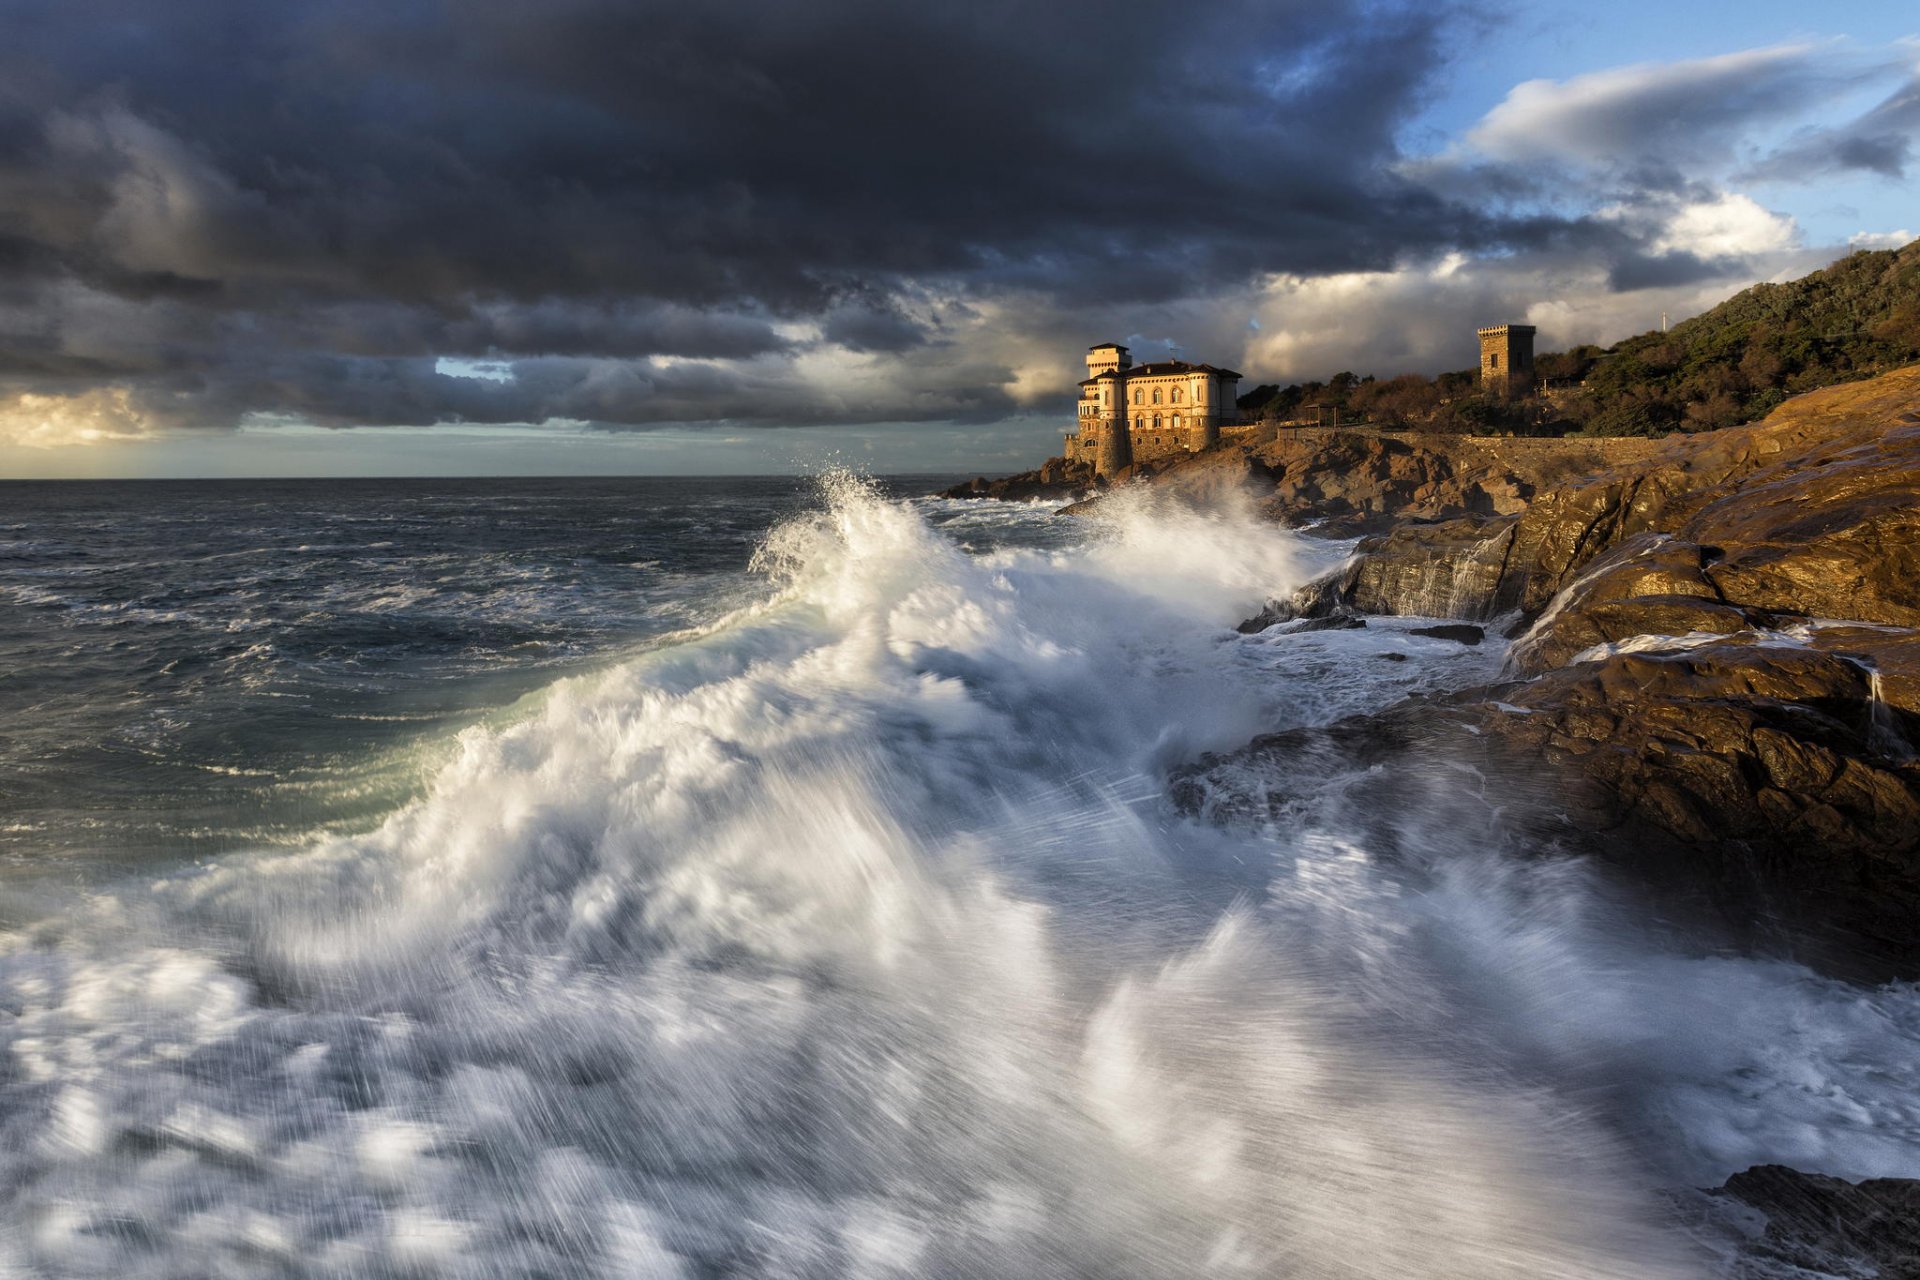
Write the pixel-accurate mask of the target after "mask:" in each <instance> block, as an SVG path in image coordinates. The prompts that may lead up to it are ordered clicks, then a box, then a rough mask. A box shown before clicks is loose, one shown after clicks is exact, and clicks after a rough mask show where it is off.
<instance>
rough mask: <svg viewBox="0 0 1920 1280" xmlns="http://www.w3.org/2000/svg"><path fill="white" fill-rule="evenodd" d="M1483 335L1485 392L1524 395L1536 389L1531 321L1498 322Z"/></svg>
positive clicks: (1482, 377)
mask: <svg viewBox="0 0 1920 1280" xmlns="http://www.w3.org/2000/svg"><path fill="white" fill-rule="evenodd" d="M1478 332H1479V334H1480V386H1481V388H1482V389H1483V390H1486V391H1498V392H1503V393H1506V394H1508V395H1525V394H1526V393H1527V392H1529V391H1532V390H1533V334H1534V328H1533V326H1532V325H1530V324H1495V325H1488V326H1487V327H1486V328H1484V329H1481V330H1479V331H1478Z"/></svg>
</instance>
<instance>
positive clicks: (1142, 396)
mask: <svg viewBox="0 0 1920 1280" xmlns="http://www.w3.org/2000/svg"><path fill="white" fill-rule="evenodd" d="M1146 394H1147V393H1146V392H1144V391H1142V390H1141V389H1140V388H1139V387H1135V388H1134V389H1133V402H1134V403H1135V404H1144V403H1146Z"/></svg>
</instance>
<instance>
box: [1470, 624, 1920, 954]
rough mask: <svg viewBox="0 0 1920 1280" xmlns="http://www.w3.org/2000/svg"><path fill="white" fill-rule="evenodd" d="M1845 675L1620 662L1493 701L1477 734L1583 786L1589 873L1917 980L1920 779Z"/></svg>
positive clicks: (1787, 656)
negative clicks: (1642, 877)
mask: <svg viewBox="0 0 1920 1280" xmlns="http://www.w3.org/2000/svg"><path fill="white" fill-rule="evenodd" d="M1888 717H1896V718H1897V720H1896V721H1895V723H1894V724H1893V728H1894V730H1895V733H1896V734H1897V735H1898V736H1900V737H1903V738H1904V737H1905V736H1906V735H1909V734H1911V733H1912V731H1913V729H1914V727H1915V726H1916V723H1920V722H1915V721H1913V720H1912V718H1911V717H1909V716H1908V715H1907V713H1906V712H1904V711H1900V710H1897V709H1892V708H1889V707H1887V706H1886V705H1885V704H1884V703H1883V702H1876V700H1875V699H1874V698H1873V696H1872V689H1871V679H1870V672H1869V671H1868V669H1867V668H1866V667H1864V666H1863V665H1862V664H1861V663H1860V662H1858V661H1857V660H1855V659H1854V658H1852V657H1850V656H1847V655H1842V654H1839V653H1832V652H1822V651H1819V650H1816V649H1811V648H1782V647H1778V646H1770V645H1765V644H1753V643H1715V644H1708V645H1704V646H1700V647H1693V648H1687V649H1683V650H1676V651H1670V652H1648V653H1631V654H1617V655H1614V656H1611V657H1608V658H1605V659H1603V660H1600V661H1595V662H1587V663H1582V664H1580V665H1577V666H1573V667H1567V668H1563V669H1560V670H1557V671H1552V672H1549V673H1547V674H1546V675H1543V676H1540V677H1538V678H1537V679H1535V680H1533V681H1531V682H1529V683H1527V684H1524V685H1520V686H1516V687H1510V688H1506V689H1503V690H1502V691H1501V692H1500V693H1499V695H1498V696H1497V697H1490V698H1488V699H1487V700H1486V701H1485V702H1484V703H1482V704H1481V711H1480V719H1479V724H1478V727H1479V728H1480V730H1481V731H1482V732H1483V733H1484V734H1485V735H1486V736H1487V738H1488V739H1489V741H1491V742H1494V743H1497V744H1499V745H1500V747H1501V749H1502V750H1504V752H1505V753H1506V754H1507V755H1509V756H1510V757H1511V758H1513V759H1515V760H1524V761H1544V762H1545V763H1546V764H1547V765H1548V766H1550V767H1552V768H1553V769H1556V770H1558V771H1560V772H1561V773H1562V774H1563V775H1566V776H1568V777H1569V778H1573V779H1578V780H1579V781H1580V782H1582V783H1584V784H1586V785H1585V786H1584V788H1583V790H1582V794H1583V796H1584V797H1585V800H1584V802H1583V805H1582V806H1581V807H1580V809H1579V810H1578V812H1572V813H1570V818H1571V819H1572V820H1574V821H1575V822H1577V823H1578V824H1579V825H1581V826H1583V827H1585V828H1587V829H1589V830H1593V831H1596V832H1606V833H1610V838H1609V839H1607V840H1605V841H1603V842H1602V843H1601V845H1600V846H1599V852H1600V854H1601V856H1603V857H1606V858H1608V859H1610V860H1612V861H1615V862H1616V863H1618V864H1620V865H1623V866H1628V867H1631V868H1633V869H1634V870H1636V871H1639V872H1642V873H1645V874H1648V875H1650V876H1653V877H1655V878H1656V879H1659V880H1662V881H1664V882H1666V883H1669V884H1672V883H1685V884H1686V885H1688V886H1689V887H1691V888H1693V889H1697V890H1699V891H1701V892H1703V893H1704V894H1706V895H1707V896H1708V897H1710V898H1712V899H1713V900H1715V901H1717V902H1720V903H1721V904H1723V905H1724V906H1725V907H1726V908H1727V910H1728V912H1729V914H1730V915H1735V916H1738V915H1740V914H1743V913H1746V914H1754V913H1757V914H1759V915H1770V916H1773V917H1776V918H1778V919H1780V920H1783V921H1787V922H1790V923H1791V924H1792V926H1793V928H1794V929H1795V930H1796V931H1797V932H1798V933H1799V934H1801V935H1802V936H1805V937H1806V938H1808V939H1810V940H1812V941H1813V942H1814V943H1815V944H1816V946H1817V947H1818V948H1819V949H1823V950H1827V951H1830V952H1832V953H1833V954H1842V953H1845V954H1854V955H1859V956H1861V957H1870V958H1874V959H1876V960H1878V961H1884V962H1886V963H1887V964H1890V965H1892V966H1893V968H1894V969H1895V970H1896V971H1899V972H1913V971H1915V970H1916V968H1920V765H1916V764H1915V763H1914V762H1913V761H1912V760H1911V759H1910V758H1909V759H1902V758H1899V757H1898V756H1897V755H1896V754H1894V753H1890V752H1889V751H1888V750H1887V742H1888V738H1887V735H1886V733H1885V732H1884V729H1885V722H1886V721H1887V719H1888Z"/></svg>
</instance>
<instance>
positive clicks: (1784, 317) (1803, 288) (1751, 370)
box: [1539, 241, 1920, 435]
mask: <svg viewBox="0 0 1920 1280" xmlns="http://www.w3.org/2000/svg"><path fill="white" fill-rule="evenodd" d="M1915 360H1920V241H1915V242H1914V243H1912V244H1910V245H1908V246H1907V247H1906V248H1904V249H1890V250H1883V251H1880V252H1871V253H1856V254H1852V255H1850V256H1848V257H1845V258H1842V259H1840V261H1838V262H1836V263H1834V264H1833V265H1832V266H1830V267H1827V268H1826V269H1825V270H1822V271H1816V272H1814V273H1813V274H1812V275H1810V276H1805V277H1803V278H1801V279H1799V280H1794V281H1791V282H1789V283H1786V284H1757V285H1755V286H1753V288H1751V289H1748V290H1747V291H1745V292H1744V293H1739V294H1736V295H1734V296H1733V297H1731V298H1729V299H1727V300H1726V301H1725V302H1723V303H1721V304H1720V305H1719V306H1717V307H1715V308H1713V310H1711V311H1708V312H1706V313H1705V314H1703V315H1698V316H1695V317H1694V318H1693V319H1691V320H1684V321H1682V322H1681V323H1679V324H1677V325H1675V326H1674V327H1673V328H1672V330H1671V331H1669V332H1667V333H1659V332H1652V333H1643V334H1640V335H1639V336H1638V337H1633V338H1628V339H1627V340H1626V341H1624V342H1621V343H1618V344H1616V345H1615V346H1614V348H1613V349H1612V351H1611V352H1610V353H1607V354H1605V355H1601V354H1600V353H1598V352H1591V351H1589V352H1568V353H1561V354H1559V355H1557V356H1554V357H1549V358H1547V359H1543V360H1541V361H1540V362H1539V364H1540V368H1541V373H1542V375H1543V376H1546V377H1553V376H1555V374H1556V373H1557V374H1558V375H1559V376H1562V377H1564V376H1567V375H1569V374H1571V375H1573V376H1576V377H1580V378H1581V379H1582V385H1581V388H1580V394H1579V395H1578V396H1576V397H1574V399H1573V400H1571V401H1570V402H1569V403H1568V405H1567V406H1566V410H1567V412H1566V414H1565V416H1566V417H1568V418H1570V419H1573V420H1574V421H1575V422H1577V423H1579V424H1580V426H1582V427H1583V428H1584V429H1585V430H1587V431H1588V432H1591V433H1593V434H1599V435H1643V434H1648V433H1651V432H1658V431H1668V430H1672V429H1675V428H1680V429H1692V430H1698V429H1701V428H1706V427H1725V426H1731V425H1733V424H1734V423H1736V422H1746V421H1749V420H1751V419H1754V418H1757V417H1760V416H1761V415H1763V414H1765V413H1766V412H1767V410H1769V409H1771V408H1773V406H1774V405H1776V404H1779V403H1780V402H1781V401H1782V400H1785V399H1786V398H1787V397H1788V396H1792V395H1798V394H1799V393H1800V392H1802V391H1811V390H1813V389H1814V388H1815V387H1824V386H1829V385H1831V384H1833V383H1836V382H1849V381H1852V380H1853V379H1855V378H1864V377H1867V376H1869V375H1871V374H1875V373H1879V372H1881V371H1883V370H1886V369H1890V368H1894V367H1895V366H1898V365H1903V364H1911V363H1912V362H1914V361H1915Z"/></svg>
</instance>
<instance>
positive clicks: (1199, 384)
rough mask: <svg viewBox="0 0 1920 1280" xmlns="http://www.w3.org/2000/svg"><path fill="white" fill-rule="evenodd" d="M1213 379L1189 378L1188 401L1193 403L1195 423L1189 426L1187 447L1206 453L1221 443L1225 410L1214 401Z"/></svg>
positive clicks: (1196, 451) (1197, 376) (1193, 450)
mask: <svg viewBox="0 0 1920 1280" xmlns="http://www.w3.org/2000/svg"><path fill="white" fill-rule="evenodd" d="M1213 387H1214V384H1213V380H1212V379H1211V378H1207V377H1203V376H1200V375H1195V376H1194V377H1192V378H1189V379H1188V380H1187V403H1188V404H1190V405H1192V406H1193V407H1192V411H1191V412H1192V415H1193V425H1192V426H1190V427H1188V428H1187V449H1188V450H1189V451H1190V452H1193V453H1205V452H1206V451H1207V450H1208V449H1211V448H1213V447H1214V446H1215V445H1217V444H1219V443H1220V418H1221V416H1222V414H1223V412H1224V410H1223V409H1222V408H1221V406H1219V405H1217V404H1215V403H1214V402H1213V395H1214V391H1213Z"/></svg>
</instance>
